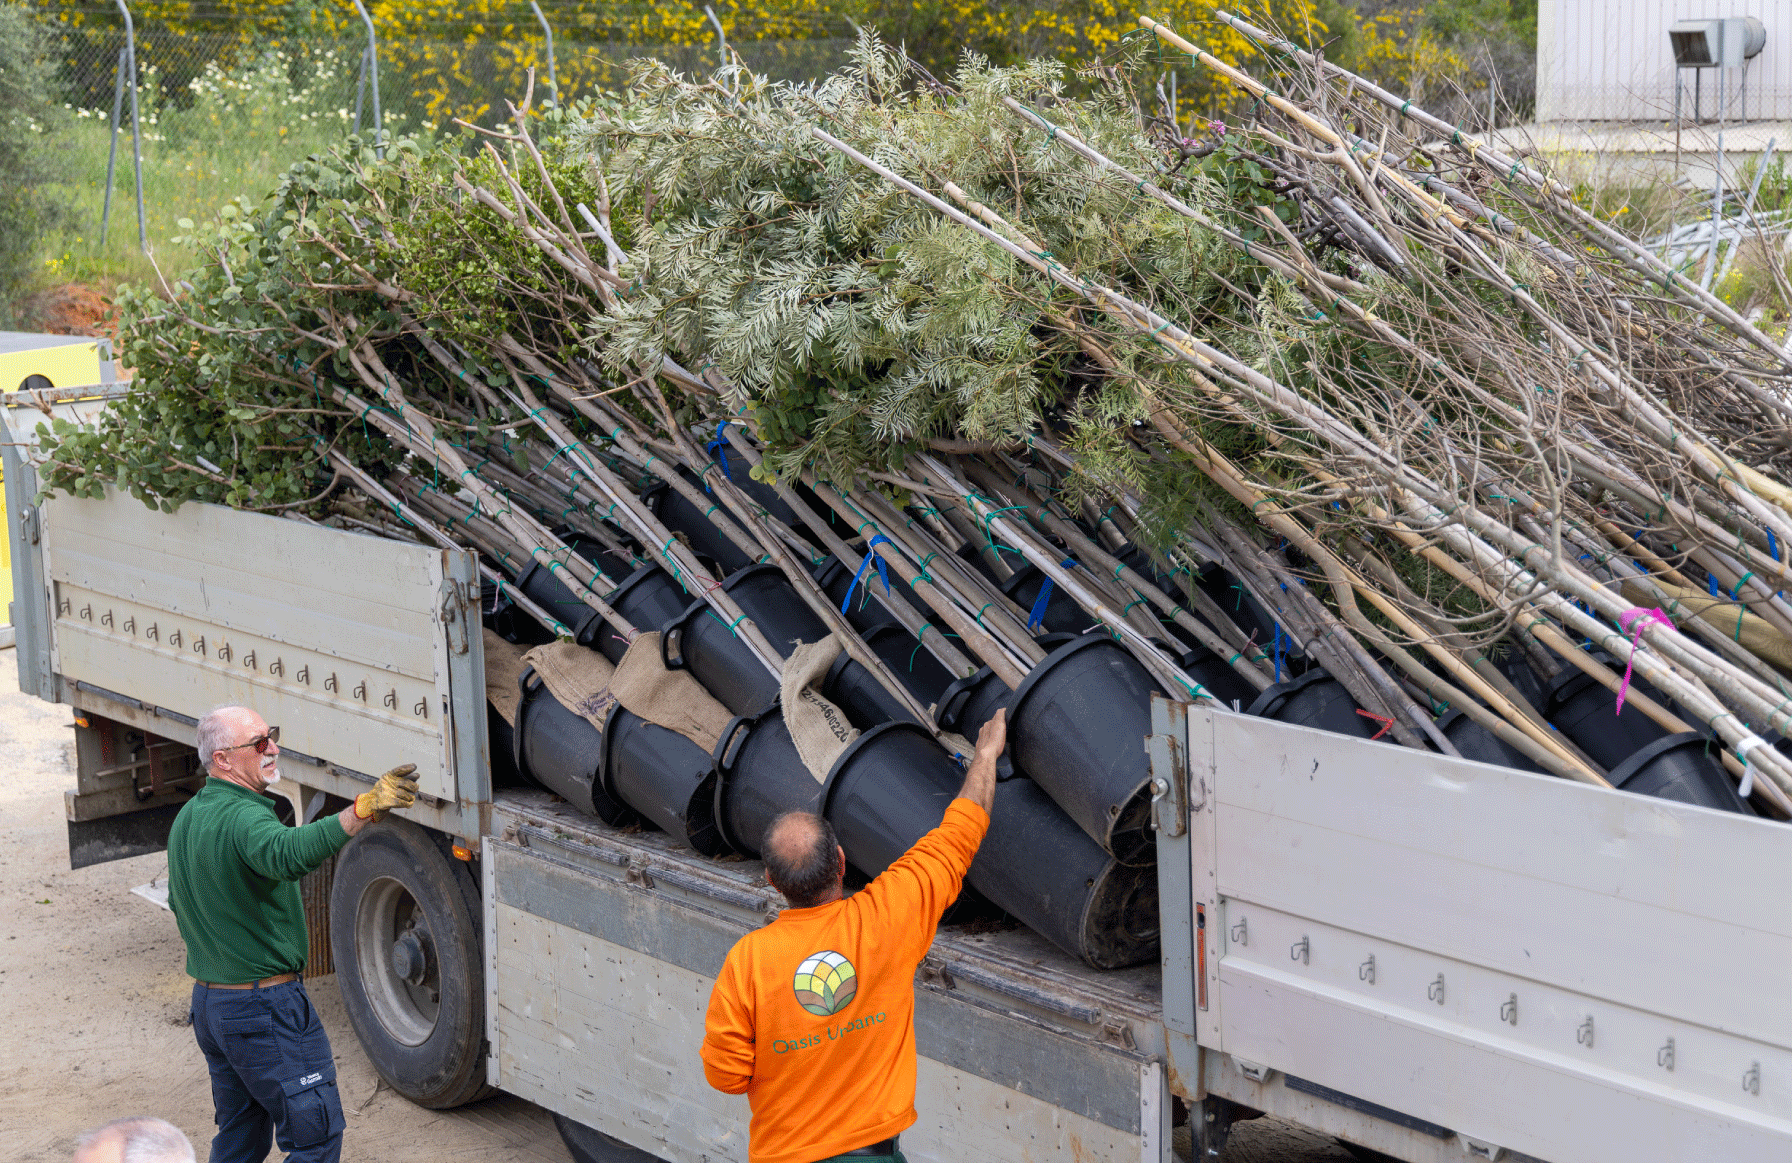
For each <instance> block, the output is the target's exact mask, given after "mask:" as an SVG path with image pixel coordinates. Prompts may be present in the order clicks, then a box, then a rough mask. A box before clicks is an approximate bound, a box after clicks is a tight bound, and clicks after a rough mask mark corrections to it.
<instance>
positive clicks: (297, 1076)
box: [193, 981, 343, 1163]
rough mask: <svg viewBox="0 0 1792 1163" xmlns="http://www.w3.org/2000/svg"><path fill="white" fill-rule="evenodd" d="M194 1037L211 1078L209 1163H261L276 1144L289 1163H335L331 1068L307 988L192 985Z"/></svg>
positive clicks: (337, 1126)
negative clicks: (214, 1129) (212, 1128)
mask: <svg viewBox="0 0 1792 1163" xmlns="http://www.w3.org/2000/svg"><path fill="white" fill-rule="evenodd" d="M193 1034H194V1036H195V1037H196V1038H198V1039H199V1048H200V1050H202V1051H204V1052H205V1064H206V1066H207V1067H208V1068H209V1069H210V1070H211V1075H212V1106H213V1107H214V1108H215V1109H216V1111H217V1115H216V1121H217V1124H218V1134H217V1136H216V1137H215V1138H213V1139H212V1154H211V1163H261V1161H262V1160H263V1159H266V1158H267V1155H268V1149H269V1147H270V1146H271V1145H272V1144H273V1141H274V1140H275V1139H276V1138H278V1140H279V1143H280V1149H281V1150H282V1151H285V1152H286V1159H287V1163H337V1160H339V1159H340V1158H341V1157H342V1128H343V1119H342V1100H341V1098H339V1097H338V1096H337V1094H336V1061H335V1059H334V1058H332V1057H331V1056H330V1038H329V1035H327V1034H325V1033H324V1026H323V1021H322V1020H321V1019H320V1018H319V1017H318V1016H317V1011H316V1010H315V1009H313V1008H312V1007H311V998H310V997H309V996H308V995H307V994H306V993H305V986H304V983H302V982H298V981H289V982H287V983H285V984H284V985H271V986H269V987H267V988H266V989H212V988H210V987H208V986H204V985H194V986H193Z"/></svg>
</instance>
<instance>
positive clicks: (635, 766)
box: [603, 705, 728, 856]
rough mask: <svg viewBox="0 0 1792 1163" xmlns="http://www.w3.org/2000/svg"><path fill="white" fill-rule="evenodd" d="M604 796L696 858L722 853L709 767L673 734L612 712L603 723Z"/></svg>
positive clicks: (705, 755)
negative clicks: (644, 819) (642, 818)
mask: <svg viewBox="0 0 1792 1163" xmlns="http://www.w3.org/2000/svg"><path fill="white" fill-rule="evenodd" d="M603 776H604V781H605V791H606V792H607V793H608V794H609V795H611V796H612V797H614V798H616V799H619V800H621V801H623V802H624V803H626V804H628V805H629V806H630V807H632V808H634V809H635V810H636V811H638V812H640V813H641V814H642V815H643V816H646V817H647V818H648V819H649V820H651V821H653V822H654V823H655V824H658V825H659V826H660V827H661V828H662V829H664V830H665V831H666V833H667V834H668V835H670V836H672V837H673V838H674V839H675V840H678V841H679V842H680V843H682V844H684V845H685V847H687V848H689V849H691V850H692V851H693V852H696V853H697V854H698V855H699V856H719V855H721V854H722V853H723V852H725V851H727V848H728V845H727V843H726V842H725V841H724V840H723V839H722V833H721V829H719V828H718V827H717V826H716V818H715V785H716V772H715V762H714V760H713V759H711V757H710V755H709V753H708V752H707V751H705V750H703V748H701V747H699V746H697V745H696V744H695V743H693V742H691V741H690V740H689V739H686V738H685V737H684V736H683V735H680V734H679V733H678V732H676V731H668V730H667V729H666V728H664V727H660V726H657V725H656V724H653V723H649V722H648V721H647V720H645V719H643V718H641V717H640V716H639V715H636V714H634V713H633V712H631V711H627V710H624V709H623V708H622V706H621V705H617V706H615V707H613V708H612V709H611V711H610V715H609V718H608V719H607V720H605V722H604V764H603Z"/></svg>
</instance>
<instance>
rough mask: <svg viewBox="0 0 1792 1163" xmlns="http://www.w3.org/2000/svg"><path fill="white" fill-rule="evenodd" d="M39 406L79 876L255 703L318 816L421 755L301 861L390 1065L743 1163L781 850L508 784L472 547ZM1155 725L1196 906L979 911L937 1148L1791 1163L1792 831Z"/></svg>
mask: <svg viewBox="0 0 1792 1163" xmlns="http://www.w3.org/2000/svg"><path fill="white" fill-rule="evenodd" d="M30 425H31V419H30V418H27V417H19V418H17V419H15V421H14V425H13V426H14V435H13V437H12V442H13V443H12V444H10V445H9V446H8V447H6V448H5V449H4V450H0V451H3V452H4V456H5V465H4V469H5V486H6V502H7V510H8V536H9V538H10V547H11V551H12V552H11V559H12V565H13V576H14V596H13V602H12V612H11V616H12V623H13V626H14V627H15V631H16V635H17V662H18V672H19V684H20V687H21V689H23V690H25V691H27V692H30V693H32V694H34V695H36V696H37V697H39V698H43V699H47V700H50V701H53V702H60V703H65V704H68V705H70V706H71V707H72V708H73V709H74V713H75V715H76V723H77V730H76V742H77V747H76V752H77V769H78V770H77V775H76V786H75V788H73V789H72V790H70V791H69V792H68V794H67V805H66V806H67V813H68V819H69V834H70V852H71V861H73V862H74V863H76V864H77V865H78V864H83V863H94V862H98V861H100V860H105V859H114V858H119V857H123V856H129V855H134V854H138V853H143V852H149V851H154V850H156V849H157V848H158V847H160V846H162V845H163V844H165V841H166V833H167V828H168V825H169V823H171V821H172V819H173V815H174V813H175V812H177V811H178V810H179V807H180V805H181V804H182V803H183V802H185V799H186V798H187V797H188V796H189V795H190V794H191V790H192V788H193V787H194V786H195V781H196V779H197V778H198V773H197V767H196V760H195V756H194V755H193V752H192V743H193V734H194V727H195V724H196V722H197V719H198V717H199V716H201V715H203V714H204V713H205V712H206V711H207V710H209V709H210V708H212V707H214V706H218V705H221V704H225V703H241V704H246V705H250V706H253V707H255V708H256V709H257V710H258V711H259V712H260V713H262V714H263V715H264V716H265V717H266V719H267V720H268V721H269V722H271V723H278V724H279V725H280V726H281V728H282V736H281V744H282V748H283V753H282V755H281V758H280V769H281V772H282V776H283V786H285V787H286V788H288V789H290V790H291V793H292V799H293V803H294V813H295V818H297V819H301V820H304V819H313V818H316V817H317V816H319V815H320V814H321V813H323V812H325V811H329V810H334V808H336V807H338V806H340V805H341V804H342V803H343V802H345V801H346V800H347V799H348V798H349V797H352V796H353V795H355V794H356V793H357V792H359V791H362V790H365V788H366V787H367V785H368V783H369V782H370V781H371V779H372V776H371V774H369V773H376V772H379V771H382V770H385V769H386V768H387V767H390V766H392V765H394V764H397V763H400V762H412V763H416V764H417V765H418V778H419V781H420V784H421V787H422V790H423V795H422V796H421V797H420V798H419V801H418V803H417V805H416V806H415V807H414V808H412V809H409V810H407V811H404V812H402V813H398V815H399V816H400V817H402V818H401V819H399V820H397V821H395V822H394V823H392V824H391V826H389V827H386V828H381V829H370V830H369V831H368V832H366V833H364V834H363V836H361V837H358V838H357V839H356V840H355V841H353V842H351V843H350V844H349V845H348V847H346V848H345V849H344V850H343V851H342V852H341V853H340V854H339V855H338V856H337V857H336V858H335V859H334V861H333V864H332V865H330V866H326V867H325V868H324V869H320V870H319V872H318V873H316V874H313V876H312V877H311V878H309V879H308V882H307V884H306V899H307V910H308V922H309V923H310V925H311V927H312V933H313V936H312V964H311V967H310V969H309V970H308V972H312V973H316V972H327V971H329V970H330V969H332V968H333V971H334V972H335V974H336V976H337V979H338V983H339V985H340V988H341V989H342V992H343V996H344V1000H345V1003H346V1007H347V1010H348V1013H349V1016H350V1019H351V1021H352V1023H353V1025H354V1029H355V1032H356V1035H357V1036H358V1038H359V1040H360V1042H361V1044H362V1046H363V1047H364V1048H365V1050H366V1051H367V1054H368V1056H369V1058H370V1059H371V1060H372V1062H373V1064H374V1065H375V1067H376V1068H377V1069H378V1071H379V1073H380V1074H381V1075H382V1077H384V1078H385V1079H386V1080H387V1082H388V1083H390V1084H391V1085H392V1086H393V1087H394V1088H395V1089H396V1090H398V1091H399V1092H400V1093H402V1094H405V1095H406V1096H407V1097H409V1098H411V1099H412V1100H414V1101H417V1102H420V1103H423V1104H425V1105H430V1106H438V1107H440V1106H452V1105H456V1104H459V1103H462V1102H466V1101H470V1100H472V1099H475V1098H477V1097H479V1096H481V1095H484V1094H487V1093H490V1092H491V1091H492V1090H502V1091H506V1092H509V1093H511V1094H515V1095H518V1096H520V1097H523V1098H525V1099H528V1100H530V1101H532V1102H535V1103H538V1104H540V1105H542V1106H544V1107H546V1108H548V1109H549V1110H551V1111H553V1112H555V1113H556V1114H557V1115H558V1116H560V1117H561V1118H562V1119H563V1120H565V1122H563V1124H562V1125H563V1127H577V1128H580V1129H581V1132H582V1133H584V1135H585V1137H584V1138H583V1139H581V1142H582V1143H583V1144H584V1145H583V1146H579V1147H575V1150H576V1151H581V1152H583V1154H581V1158H587V1157H588V1158H594V1159H595V1158H612V1157H613V1158H616V1159H623V1158H637V1159H638V1158H640V1157H641V1156H640V1155H636V1154H632V1153H631V1152H644V1153H645V1155H647V1156H651V1157H655V1158H660V1159H666V1160H674V1161H677V1163H697V1161H701V1160H744V1159H745V1158H746V1155H747V1138H746V1133H747V1116H748V1111H747V1106H746V1102H745V1100H744V1098H742V1097H738V1096H730V1095H724V1094H720V1093H718V1092H716V1091H714V1090H712V1089H710V1088H709V1087H708V1086H707V1085H706V1083H705V1081H704V1078H703V1074H702V1069H701V1064H700V1062H699V1059H698V1046H699V1043H700V1041H701V1038H702V1026H703V1015H704V1009H705V1006H706V1003H707V999H708V993H709V989H710V985H711V983H712V981H713V979H714V977H715V974H716V973H717V971H718V970H719V968H720V966H721V963H722V959H723V956H724V955H725V954H726V952H727V950H728V949H729V947H730V946H731V945H732V944H733V942H734V941H735V940H737V939H738V938H739V937H740V936H741V935H742V934H744V933H746V932H748V931H749V930H751V929H753V928H755V927H757V926H760V925H764V924H767V923H769V922H770V921H771V920H772V919H773V918H775V917H776V915H777V912H778V909H779V907H780V904H781V898H780V897H779V896H778V895H777V894H776V893H775V892H774V891H773V890H772V889H770V888H769V887H768V886H767V885H766V884H765V882H764V879H763V875H762V870H761V866H760V865H759V864H757V863H756V862H751V861H734V862H729V861H716V860H710V859H706V858H703V857H699V856H697V855H695V854H693V853H692V852H690V851H689V850H687V849H683V848H680V847H677V846H676V845H674V844H673V843H672V842H671V841H669V840H668V839H667V838H666V837H665V836H664V835H663V834H661V833H657V832H653V831H632V830H618V829H614V828H610V827H607V826H605V825H604V824H602V823H600V822H598V821H597V820H595V819H592V818H590V817H586V816H582V815H580V814H578V813H577V812H575V811H573V810H572V809H570V808H569V807H568V806H567V805H566V804H565V803H564V802H561V801H558V800H557V799H555V798H554V797H552V796H549V795H547V794H545V793H542V792H539V791H534V790H524V789H520V788H515V787H500V788H494V786H493V780H492V775H491V772H492V760H493V756H492V755H491V753H490V743H489V740H488V714H487V706H486V697H485V687H484V683H485V673H484V663H483V647H482V635H481V619H480V610H479V603H480V591H479V584H478V574H477V572H476V566H475V562H474V560H473V559H472V557H471V555H469V554H466V553H461V552H452V551H443V550H440V549H437V548H433V547H425V546H421V545H412V544H406V543H402V542H395V541H391V540H385V539H379V538H375V537H370V536H365V535H361V534H358V533H354V532H347V531H342V530H337V529H332V528H325V527H322V526H317V525H313V524H307V523H303V522H299V521H294V520H289V519H283V518H281V517H276V516H272V515H267V514H258V513H252V512H242V511H236V510H231V509H225V508H221V507H217V506H210V505H201V504H189V505H186V506H184V507H182V508H180V509H179V510H178V511H176V512H174V513H161V512H156V511H152V510H149V509H146V508H145V507H144V506H143V505H142V504H140V503H139V502H137V501H135V500H133V499H131V498H129V497H125V496H119V495H108V496H107V497H105V498H104V499H97V500H95V499H72V498H69V497H65V496H58V497H53V498H47V499H43V498H40V497H39V496H38V484H37V480H36V476H35V472H34V469H33V466H32V463H31V459H30V457H29V456H26V455H21V454H20V453H19V451H18V447H19V446H20V445H22V444H25V443H28V442H29V439H30V437H29V435H28V431H27V430H28V428H29V427H30ZM1139 746H1140V747H1142V748H1146V749H1147V750H1148V752H1149V754H1150V757H1151V763H1152V771H1153V775H1154V786H1153V791H1154V794H1155V795H1156V797H1157V798H1156V800H1155V803H1154V813H1155V814H1154V819H1155V824H1156V843H1157V846H1158V892H1157V900H1156V905H1155V908H1154V909H1151V910H1148V911H1147V913H1146V915H1144V916H1142V917H1139V918H1135V919H1134V920H1133V921H1132V922H1131V923H1137V924H1141V925H1150V926H1154V927H1155V928H1157V930H1158V932H1159V936H1160V939H1161V943H1162V959H1161V962H1160V963H1157V964H1152V965H1146V966H1141V967H1138V968H1134V969H1128V970H1119V971H1109V972H1101V971H1097V970H1093V969H1090V968H1088V967H1087V966H1085V965H1083V964H1082V963H1081V962H1080V961H1076V960H1074V959H1072V958H1069V957H1067V956H1066V955H1065V954H1063V953H1061V952H1059V951H1058V950H1057V949H1055V948H1054V947H1052V946H1051V945H1049V944H1048V943H1047V942H1045V941H1043V940H1041V939H1040V938H1038V937H1037V936H1035V935H1034V934H1032V933H1031V932H1030V931H1028V930H1026V929H1025V928H1008V929H1001V928H994V929H993V930H992V929H991V927H990V926H987V925H984V926H978V925H946V926H944V927H942V929H941V930H940V932H939V935H938V937H937V939H936V940H935V942H934V944H933V947H932V949H931V951H930V952H929V954H928V955H927V957H926V959H925V961H924V962H923V963H922V965H921V966H920V968H919V971H918V972H917V975H916V980H915V988H916V993H917V1012H916V1022H917V1041H918V1045H919V1049H920V1054H921V1063H920V1082H919V1093H918V1096H917V1108H918V1110H919V1116H920V1117H919V1122H917V1123H916V1125H915V1126H914V1127H913V1128H911V1129H910V1130H909V1131H907V1132H905V1133H904V1135H903V1140H902V1142H903V1150H904V1152H905V1153H906V1154H907V1156H908V1157H909V1158H910V1159H912V1160H915V1161H916V1163H925V1161H934V1160H939V1161H946V1160H967V1159H972V1160H991V1161H997V1160H1000V1161H1014V1163H1022V1161H1025V1163H1046V1161H1060V1160H1061V1161H1064V1163H1098V1161H1099V1163H1108V1161H1114V1163H1118V1161H1121V1160H1125V1161H1127V1163H1132V1161H1135V1160H1137V1161H1142V1163H1167V1161H1169V1160H1171V1159H1174V1158H1177V1157H1178V1156H1177V1155H1176V1153H1175V1148H1174V1146H1173V1143H1174V1141H1175V1134H1174V1132H1175V1129H1176V1127H1177V1126H1178V1125H1181V1124H1183V1123H1186V1124H1187V1125H1188V1127H1189V1129H1190V1136H1189V1140H1188V1141H1189V1142H1191V1143H1192V1150H1193V1151H1194V1154H1195V1157H1197V1158H1217V1157H1219V1156H1220V1154H1221V1152H1222V1151H1223V1149H1224V1145H1225V1142H1226V1138H1227V1135H1228V1132H1229V1130H1230V1128H1231V1126H1232V1125H1233V1124H1234V1123H1235V1122H1236V1121H1238V1120H1239V1119H1244V1118H1250V1117H1253V1116H1255V1115H1256V1114H1258V1113H1267V1114H1270V1115H1274V1116H1277V1117H1279V1118H1282V1119H1286V1120H1290V1121H1292V1122H1294V1123H1297V1124H1300V1125H1302V1126H1305V1127H1308V1128H1311V1129H1313V1130H1315V1131H1318V1132H1320V1133H1322V1134H1325V1135H1328V1136H1335V1137H1336V1138H1337V1139H1339V1140H1340V1141H1341V1142H1343V1143H1345V1144H1347V1145H1349V1146H1350V1147H1351V1149H1352V1150H1353V1151H1355V1152H1357V1153H1358V1154H1360V1155H1361V1156H1362V1157H1363V1158H1366V1159H1375V1158H1382V1157H1386V1158H1393V1159H1399V1160H1408V1161H1411V1163H1443V1161H1445V1160H1452V1161H1459V1160H1465V1159H1468V1160H1511V1161H1515V1163H1522V1161H1526V1160H1542V1161H1545V1163H1620V1161H1622V1163H1635V1161H1638V1160H1713V1161H1719V1160H1721V1161H1724V1163H1753V1161H1757V1160H1758V1161H1762V1163H1765V1161H1768V1160H1785V1159H1789V1158H1792V905H1789V903H1788V902H1789V900H1792V896H1789V894H1788V893H1787V890H1786V887H1785V872H1786V870H1787V869H1788V868H1792V829H1788V828H1787V827H1786V826H1785V825H1784V824H1782V823H1778V822H1774V821H1769V820H1764V819H1756V818H1749V817H1743V816H1739V815H1733V814H1726V813H1719V812H1714V811H1709V810H1705V809H1702V808H1697V807H1691V806H1687V805H1682V804H1677V803H1670V802H1664V801H1661V800H1655V799H1649V798H1646V797H1642V796H1634V795H1626V794H1624V793H1621V792H1616V791H1610V790H1606V789H1601V788H1593V787H1587V786H1583V785H1578V784H1572V783H1568V782H1566V781H1562V780H1556V779H1551V778H1548V777H1545V776H1539V775H1532V774H1526V773H1522V772H1518V771H1514V770H1511V769H1506V768H1500V767H1493V766H1487V765H1482V764H1476V763H1471V762H1467V761H1464V760H1458V759H1453V758H1446V757H1442V756H1437V755H1427V754H1421V753H1418V752H1415V751H1411V750H1408V749H1403V748H1399V747H1394V746H1389V745H1387V744H1384V743H1379V742H1370V741H1367V740H1359V739H1348V738H1344V737H1341V736H1338V735H1333V734H1327V733H1324V732H1319V731H1314V730H1310V729H1307V728H1303V727H1296V726H1289V725H1284V724H1280V723H1276V722H1271V721H1267V720H1262V719H1256V718H1251V717H1249V716H1245V715H1240V714H1234V713H1230V712H1228V711H1225V710H1222V709H1217V708H1210V707H1201V706H1192V705H1187V704H1182V703H1176V702H1171V701H1168V700H1160V701H1158V702H1157V703H1156V704H1155V705H1154V708H1153V733H1152V734H1151V735H1150V736H1148V737H1147V738H1143V739H1140V740H1139ZM1041 859H1042V860H1043V859H1049V854H1043V853H1042V854H1041ZM590 1132H596V1133H595V1134H591V1133H590ZM593 1144H597V1145H595V1146H594V1145H593ZM604 1152H609V1154H605V1153H604Z"/></svg>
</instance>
